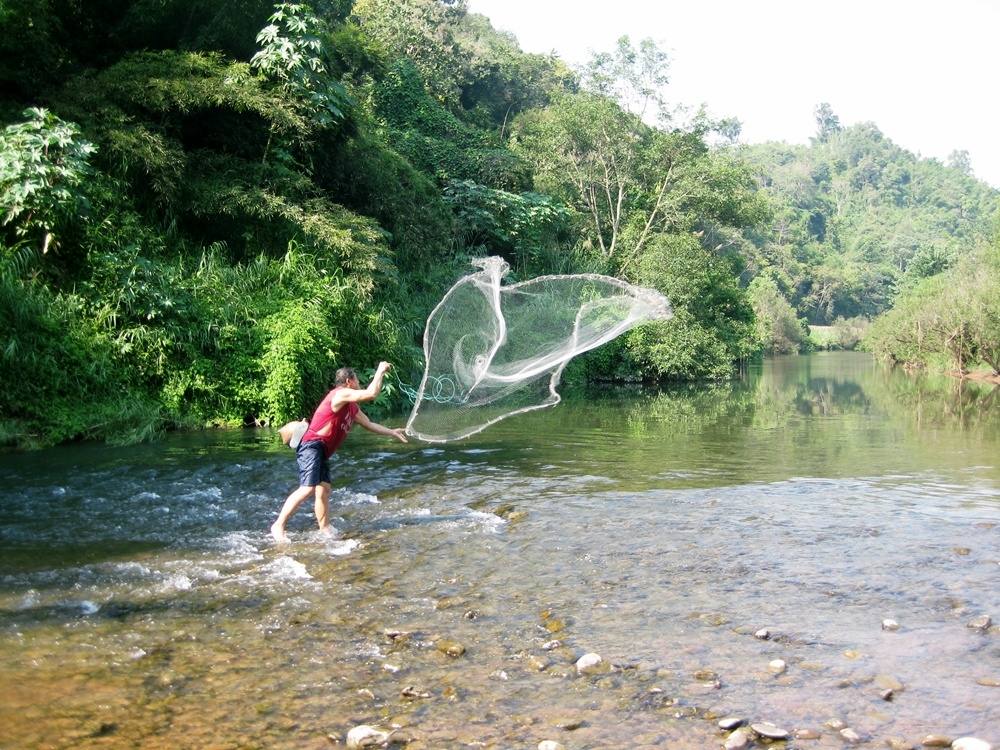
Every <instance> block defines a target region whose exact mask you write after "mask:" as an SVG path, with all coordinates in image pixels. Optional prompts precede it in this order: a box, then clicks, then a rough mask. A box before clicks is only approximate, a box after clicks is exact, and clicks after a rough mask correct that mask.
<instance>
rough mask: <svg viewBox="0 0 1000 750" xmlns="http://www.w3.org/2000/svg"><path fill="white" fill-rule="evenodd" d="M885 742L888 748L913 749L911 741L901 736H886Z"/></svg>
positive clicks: (896, 749)
mask: <svg viewBox="0 0 1000 750" xmlns="http://www.w3.org/2000/svg"><path fill="white" fill-rule="evenodd" d="M885 744H886V745H888V746H889V750H913V743H912V742H907V741H906V740H904V739H903V738H902V737H886V740H885Z"/></svg>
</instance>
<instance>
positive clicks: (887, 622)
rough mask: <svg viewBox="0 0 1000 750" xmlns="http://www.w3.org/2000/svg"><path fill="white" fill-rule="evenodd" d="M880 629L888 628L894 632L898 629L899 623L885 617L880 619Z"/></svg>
mask: <svg viewBox="0 0 1000 750" xmlns="http://www.w3.org/2000/svg"><path fill="white" fill-rule="evenodd" d="M882 630H888V631H889V632H895V631H897V630H899V623H898V622H896V621H895V620H892V619H889V618H886V619H884V620H882Z"/></svg>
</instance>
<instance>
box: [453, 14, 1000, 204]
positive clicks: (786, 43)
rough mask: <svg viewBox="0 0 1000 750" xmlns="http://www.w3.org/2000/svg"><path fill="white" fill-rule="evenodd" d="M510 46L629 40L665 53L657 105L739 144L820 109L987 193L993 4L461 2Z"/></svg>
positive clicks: (996, 49) (798, 123) (564, 50)
mask: <svg viewBox="0 0 1000 750" xmlns="http://www.w3.org/2000/svg"><path fill="white" fill-rule="evenodd" d="M468 7H469V9H470V10H471V11H472V12H475V13H481V14H483V15H485V16H487V17H488V18H489V19H490V20H491V22H492V23H493V26H494V27H495V28H498V29H502V30H504V31H510V32H512V33H513V34H514V35H515V36H516V37H517V39H518V42H519V43H520V46H521V49H523V50H525V51H526V52H537V53H543V54H547V53H550V52H554V53H555V54H557V55H558V56H559V57H560V58H562V59H563V60H564V61H566V62H567V63H569V64H571V65H574V66H576V65H579V64H581V63H583V62H586V61H587V60H588V59H589V58H590V54H591V53H592V52H594V51H611V50H612V49H614V47H615V43H616V40H617V39H618V38H619V37H620V36H622V35H628V36H630V37H631V38H632V41H633V43H638V41H639V40H640V39H644V38H647V37H649V38H652V39H653V40H654V41H655V42H656V43H657V44H658V46H659V47H660V48H661V49H664V50H666V51H667V52H668V54H669V55H670V69H669V72H670V83H669V85H668V86H667V89H666V92H665V93H666V96H667V99H668V100H669V101H671V102H673V103H676V104H684V105H688V106H691V107H697V106H698V105H701V104H704V105H706V107H707V109H708V112H709V113H710V114H711V115H712V116H714V117H736V118H737V119H739V120H740V121H741V122H742V124H743V130H742V136H741V138H740V140H741V141H742V142H744V143H758V142H761V141H769V140H774V141H787V142H789V143H808V140H809V137H810V136H811V135H814V134H815V132H816V122H815V119H814V117H813V111H814V110H815V108H816V105H817V104H819V103H820V102H829V103H830V105H831V106H832V108H833V111H834V113H835V114H836V115H837V116H838V117H839V118H840V122H841V124H842V125H853V124H854V123H857V122H874V123H875V124H876V125H877V126H878V128H879V129H880V130H881V131H882V132H883V133H884V134H885V135H886V136H888V137H889V138H890V139H891V140H892V141H893V142H894V143H896V144H898V145H899V146H902V147H903V148H905V149H907V150H909V151H912V152H913V153H915V154H919V155H921V156H924V157H935V158H937V159H940V160H941V161H945V160H946V159H947V157H948V155H949V154H950V153H951V152H952V151H955V150H963V149H964V150H966V151H968V152H969V155H970V157H971V160H972V169H973V172H974V173H975V175H976V176H977V177H979V178H980V179H982V180H984V181H986V182H988V183H990V184H991V185H993V186H994V187H997V188H1000V0H949V1H948V2H944V1H943V0H933V1H932V0H908V1H906V2H904V1H902V0H864V1H861V0H840V2H837V3H833V2H825V3H822V4H820V3H817V2H811V1H810V0H686V1H685V2H678V1H677V0H660V1H659V2H657V1H656V0H645V2H644V1H643V0H614V1H613V2H582V1H581V0H468Z"/></svg>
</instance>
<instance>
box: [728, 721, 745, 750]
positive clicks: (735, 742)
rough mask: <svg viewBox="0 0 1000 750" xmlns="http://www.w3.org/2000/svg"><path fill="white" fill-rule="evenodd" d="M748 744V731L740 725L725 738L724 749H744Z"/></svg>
mask: <svg viewBox="0 0 1000 750" xmlns="http://www.w3.org/2000/svg"><path fill="white" fill-rule="evenodd" d="M749 746H750V733H749V732H748V731H747V730H746V729H744V728H742V727H740V728H739V729H737V730H736V731H735V732H733V733H732V734H730V735H729V736H728V737H727V738H726V743H725V745H723V747H724V748H725V750H744V748H747V747H749Z"/></svg>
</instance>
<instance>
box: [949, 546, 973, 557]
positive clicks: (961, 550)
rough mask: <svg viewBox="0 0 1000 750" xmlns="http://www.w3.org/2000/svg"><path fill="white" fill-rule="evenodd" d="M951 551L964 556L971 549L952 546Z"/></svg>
mask: <svg viewBox="0 0 1000 750" xmlns="http://www.w3.org/2000/svg"><path fill="white" fill-rule="evenodd" d="M951 551H952V552H954V553H955V554H956V555H960V556H961V557H965V556H966V555H968V554H969V553H970V552H972V550H971V549H969V548H968V547H952V548H951Z"/></svg>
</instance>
